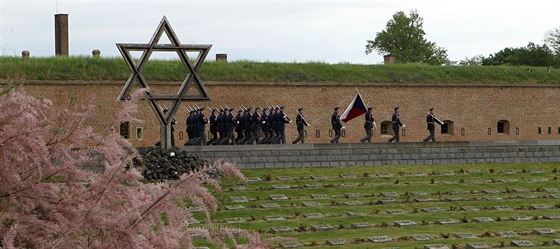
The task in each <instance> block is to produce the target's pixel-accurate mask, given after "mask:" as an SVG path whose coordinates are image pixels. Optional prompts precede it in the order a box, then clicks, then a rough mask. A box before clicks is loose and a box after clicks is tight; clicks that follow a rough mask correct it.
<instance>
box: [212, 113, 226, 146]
mask: <svg viewBox="0 0 560 249" xmlns="http://www.w3.org/2000/svg"><path fill="white" fill-rule="evenodd" d="M225 114H226V110H225V109H224V108H223V107H222V108H221V109H220V115H218V117H217V121H218V135H219V136H220V137H219V138H218V140H216V141H214V145H220V144H222V141H223V140H224V137H225V136H226V115H225Z"/></svg>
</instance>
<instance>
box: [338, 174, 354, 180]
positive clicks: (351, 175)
mask: <svg viewBox="0 0 560 249" xmlns="http://www.w3.org/2000/svg"><path fill="white" fill-rule="evenodd" d="M338 177H340V178H342V179H354V178H356V175H353V174H340V175H338Z"/></svg>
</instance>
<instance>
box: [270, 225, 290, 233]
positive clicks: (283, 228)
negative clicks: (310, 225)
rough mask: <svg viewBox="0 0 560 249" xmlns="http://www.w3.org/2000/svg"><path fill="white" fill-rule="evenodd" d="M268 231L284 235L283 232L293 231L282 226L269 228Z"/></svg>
mask: <svg viewBox="0 0 560 249" xmlns="http://www.w3.org/2000/svg"><path fill="white" fill-rule="evenodd" d="M270 231H271V232H272V233H285V232H293V231H294V229H293V228H291V227H288V226H283V227H271V228H270Z"/></svg>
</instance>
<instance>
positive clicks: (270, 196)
mask: <svg viewBox="0 0 560 249" xmlns="http://www.w3.org/2000/svg"><path fill="white" fill-rule="evenodd" d="M268 198H270V199H271V200H273V201H279V200H288V199H289V198H288V197H287V196H286V195H284V194H278V195H269V196H268Z"/></svg>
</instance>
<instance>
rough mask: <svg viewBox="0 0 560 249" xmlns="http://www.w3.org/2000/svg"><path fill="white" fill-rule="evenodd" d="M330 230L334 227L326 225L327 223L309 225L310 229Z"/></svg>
mask: <svg viewBox="0 0 560 249" xmlns="http://www.w3.org/2000/svg"><path fill="white" fill-rule="evenodd" d="M331 230H334V227H333V226H331V225H328V224H327V225H311V231H315V232H317V231H319V232H321V231H331Z"/></svg>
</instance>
